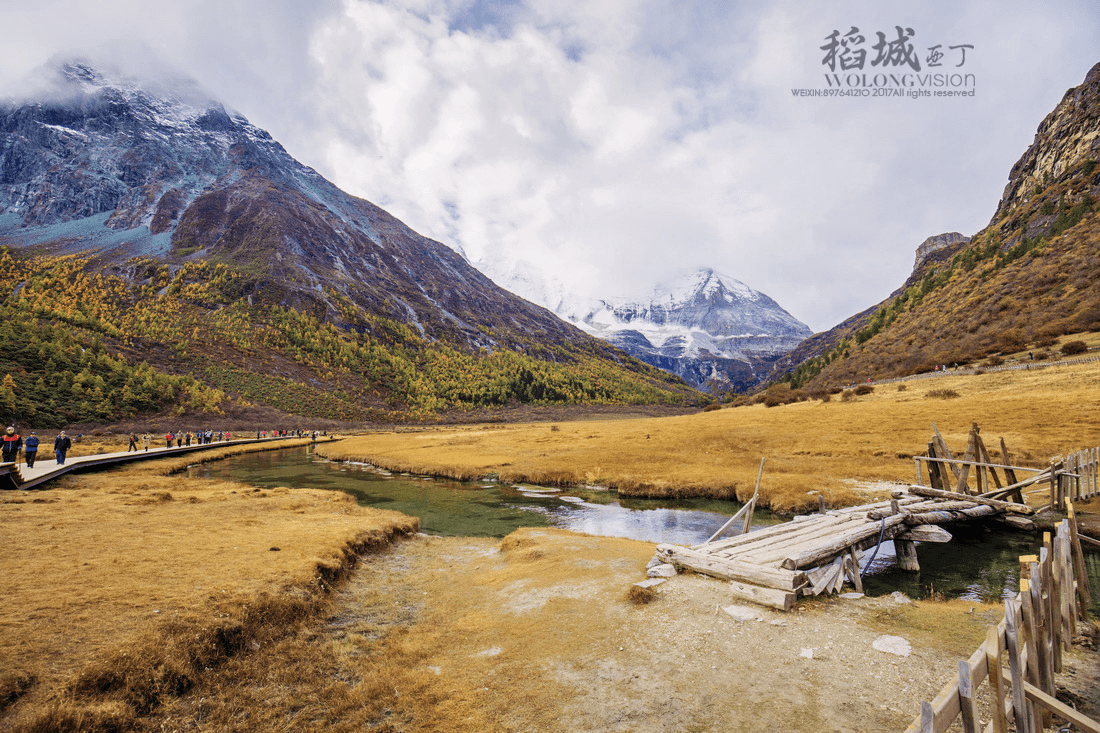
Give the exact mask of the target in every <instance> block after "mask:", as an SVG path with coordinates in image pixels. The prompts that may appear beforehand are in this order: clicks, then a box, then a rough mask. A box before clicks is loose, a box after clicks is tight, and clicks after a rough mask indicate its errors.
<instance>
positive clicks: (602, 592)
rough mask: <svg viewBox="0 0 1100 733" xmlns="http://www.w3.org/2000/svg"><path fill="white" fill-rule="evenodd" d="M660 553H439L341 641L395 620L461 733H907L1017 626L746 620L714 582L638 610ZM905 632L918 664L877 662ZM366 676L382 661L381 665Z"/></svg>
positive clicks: (872, 614) (865, 617) (460, 546)
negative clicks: (979, 654) (1004, 629)
mask: <svg viewBox="0 0 1100 733" xmlns="http://www.w3.org/2000/svg"><path fill="white" fill-rule="evenodd" d="M651 552H652V545H646V544H645V543H638V542H630V541H627V540H617V539H608V538H595V537H585V536H580V535H574V534H571V533H567V532H561V531H557V530H522V531H521V532H519V533H516V534H514V535H512V536H511V537H510V538H508V539H506V540H505V541H504V543H503V545H501V544H500V543H498V542H496V541H492V540H479V539H462V538H421V539H419V540H417V541H414V542H408V543H404V544H402V545H401V546H399V547H398V548H396V549H395V550H394V552H393V553H391V554H388V555H386V556H381V557H377V558H372V559H370V560H369V561H368V562H367V563H366V565H365V567H364V568H362V569H361V570H360V571H358V572H357V573H356V576H355V578H354V579H353V580H352V582H351V584H350V586H349V587H348V588H347V589H346V590H345V591H344V592H343V593H344V595H343V600H342V602H341V608H342V611H341V614H340V615H339V616H338V618H339V623H338V624H334V625H333V626H331V627H330V633H334V634H337V635H339V636H341V637H342V638H343V639H345V640H347V639H350V638H354V637H355V636H357V635H359V636H373V637H374V638H377V636H378V633H379V629H380V628H381V627H380V626H379V619H380V618H382V617H383V616H386V617H387V618H389V619H390V620H389V621H388V622H386V623H387V624H390V626H389V630H390V631H391V632H392V631H393V629H394V628H395V627H401V628H402V634H403V636H402V638H403V644H405V645H406V646H407V647H408V648H409V649H415V650H416V651H415V653H412V652H409V658H410V659H411V658H415V659H416V661H415V664H417V665H419V666H420V667H421V668H422V669H423V670H424V671H425V674H426V675H427V676H429V678H430V681H429V682H428V683H426V684H427V687H428V688H430V689H431V690H432V694H431V695H430V697H431V699H433V700H434V701H435V702H434V703H433V704H435V705H438V704H439V701H440V700H446V701H447V705H448V706H449V710H450V713H449V715H450V718H449V720H450V721H451V725H450V726H449V727H448V729H453V730H472V729H476V728H477V726H483V727H482V728H481V729H493V730H513V731H527V730H548V731H635V732H636V733H646V732H649V731H653V732H656V731H720V730H782V731H807V732H808V731H815V732H818V731H889V730H896V731H901V730H904V729H905V727H906V726H907V725H908V724H909V722H910V721H911V720H912V719H913V716H914V715H915V714H916V713H917V712H918V711H919V707H920V702H921V701H922V700H928V699H931V698H932V697H933V696H934V695H935V694H936V692H938V691H939V689H940V688H941V687H942V685H943V684H944V683H945V682H946V681H947V680H948V679H949V678H950V677H951V676H952V674H953V673H954V671H955V669H956V666H957V661H958V659H959V658H960V656H968V655H969V653H970V652H971V651H973V649H974V648H976V647H977V645H978V643H980V641H981V638H982V634H983V632H984V626H985V624H988V623H995V622H996V620H998V619H999V616H997V611H998V608H997V607H996V606H993V607H987V606H974V605H971V606H970V607H967V604H965V603H962V604H959V603H954V604H931V603H926V604H917V603H898V602H897V601H895V600H893V599H890V598H880V599H870V598H864V599H860V600H853V601H844V600H833V601H828V602H823V603H811V604H803V605H802V606H800V609H799V610H798V611H796V612H794V613H790V614H783V613H780V612H773V611H769V610H766V609H761V608H753V609H751V610H752V612H753V613H754V614H755V616H756V618H755V619H753V620H747V621H738V620H735V619H734V618H733V617H731V616H730V615H729V614H728V613H726V612H725V611H724V610H722V609H723V607H726V606H730V605H731V604H733V603H734V601H733V600H732V599H731V598H730V596H729V595H728V593H727V592H726V584H725V583H723V582H720V581H717V580H714V579H710V578H706V577H704V576H698V575H681V576H679V577H676V578H673V579H671V580H669V581H668V582H666V583H665V584H663V585H661V586H659V587H658V597H657V599H656V600H655V601H654V602H652V603H649V604H646V605H634V604H631V603H630V602H628V601H627V600H626V598H625V595H626V592H627V590H628V589H629V588H630V586H631V584H632V583H634V582H636V581H638V580H640V579H642V577H644V575H643V570H642V568H643V566H644V564H645V561H646V560H647V559H648V555H649V554H650V553H651ZM919 606H924V607H926V608H934V607H940V608H939V609H938V610H937V613H938V614H939V615H940V618H939V621H933V622H931V623H929V622H927V621H926V620H923V616H919V615H918V616H917V617H915V624H916V625H915V626H914V627H912V628H909V629H908V630H901V629H895V630H892V631H891V630H890V626H891V625H892V624H898V623H900V624H903V625H904V624H907V623H912V622H913V621H914V619H913V618H910V617H909V615H908V614H910V613H911V612H912V609H915V608H917V607H919ZM395 609H399V610H400V612H398V610H395ZM952 616H962V618H963V619H966V621H967V624H969V625H970V626H972V627H973V628H972V630H971V631H972V635H973V642H972V643H971V641H970V640H969V637H966V636H965V635H964V637H963V638H962V639H961V640H960V639H959V638H958V637H956V636H950V637H946V638H945V637H943V636H942V635H940V634H938V633H937V631H936V628H935V627H936V626H937V625H938V624H939V623H943V622H947V623H953V622H951V621H948V619H949V618H950V617H952ZM921 624H924V626H923V627H922V626H921ZM967 624H963V625H967ZM887 633H891V634H895V635H898V636H902V637H905V638H906V639H907V640H908V641H909V642H910V644H911V649H912V651H911V653H910V654H909V656H907V657H904V656H897V655H895V654H892V653H888V652H883V651H878V650H876V649H875V648H874V647H873V646H872V645H873V643H874V642H875V640H876V639H877V638H879V637H881V636H883V635H884V634H887ZM959 649H963V650H965V651H962V652H960V651H959ZM348 663H349V664H350V665H351V666H353V667H354V666H356V665H357V664H372V663H376V660H374V658H373V655H372V653H371V652H369V651H366V650H365V651H364V652H363V655H362V657H361V658H360V659H359V660H358V661H352V660H349V662H348ZM422 691H423V690H422ZM395 692H396V694H395V698H394V701H393V707H392V713H393V715H394V719H395V720H397V719H400V720H402V721H403V724H402V725H401V726H399V727H397V728H395V729H396V730H427V729H430V727H431V726H426V725H421V723H422V722H424V721H426V720H428V719H430V718H431V717H432V715H431V714H430V711H427V710H422V709H420V708H419V706H418V704H417V702H416V701H415V700H411V699H408V697H407V696H404V695H402V694H401V691H400V690H396V691H395ZM467 719H468V720H470V721H474V722H476V725H475V726H471V727H466V726H464V725H463V724H462V722H461V721H462V720H467Z"/></svg>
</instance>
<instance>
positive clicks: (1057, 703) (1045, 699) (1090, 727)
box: [1023, 682, 1100, 733]
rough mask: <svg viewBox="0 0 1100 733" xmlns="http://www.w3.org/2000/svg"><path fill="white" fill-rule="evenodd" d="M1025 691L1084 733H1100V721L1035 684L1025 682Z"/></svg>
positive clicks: (1027, 694)
mask: <svg viewBox="0 0 1100 733" xmlns="http://www.w3.org/2000/svg"><path fill="white" fill-rule="evenodd" d="M1023 691H1024V694H1025V695H1026V696H1027V698H1028V699H1029V700H1032V701H1034V702H1035V703H1037V704H1038V705H1040V706H1042V707H1044V708H1046V709H1047V710H1049V711H1051V712H1052V713H1054V714H1055V715H1058V716H1059V717H1062V718H1065V719H1066V720H1068V721H1069V722H1070V723H1072V724H1073V725H1075V726H1077V728H1078V729H1080V730H1081V731H1082V733H1100V723H1098V722H1097V721H1095V720H1093V719H1092V718H1090V717H1088V716H1087V715H1084V714H1083V713H1081V712H1079V711H1077V710H1075V709H1073V708H1071V707H1070V706H1069V705H1066V704H1065V703H1063V702H1062V701H1061V700H1059V699H1058V698H1056V697H1054V696H1052V695H1048V694H1047V693H1045V692H1043V691H1042V690H1040V689H1039V688H1038V687H1036V686H1035V685H1032V684H1029V683H1027V682H1024V685H1023Z"/></svg>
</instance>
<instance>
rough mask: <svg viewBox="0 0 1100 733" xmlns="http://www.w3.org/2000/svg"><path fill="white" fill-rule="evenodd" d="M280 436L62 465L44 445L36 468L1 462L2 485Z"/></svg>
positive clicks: (33, 483)
mask: <svg viewBox="0 0 1100 733" xmlns="http://www.w3.org/2000/svg"><path fill="white" fill-rule="evenodd" d="M277 440H286V438H284V437H280V438H245V439H243V440H242V439H237V440H229V441H220V442H214V443H205V444H202V445H199V444H195V445H185V446H180V447H172V448H168V447H165V446H161V447H158V448H150V449H149V450H148V451H146V450H138V451H120V452H117V453H99V454H96V455H90V456H69V457H68V458H67V459H66V460H65V463H64V464H63V465H58V463H57V461H56V460H54V459H53V458H46V456H53V454H54V453H53V450H46V449H42V450H39V454H40V458H39V459H38V460H37V461H35V462H34V468H27V465H26V463H24V462H16V463H0V488H3V489H33V488H35V487H37V486H40V485H41V484H43V483H45V482H47V481H49V480H51V479H54V478H57V477H58V476H62V475H64V474H66V473H69V472H70V471H81V470H88V469H93V468H102V467H104V466H110V465H114V464H118V463H127V462H130V461H142V460H148V459H151V458H164V457H165V456H169V455H177V454H182V453H195V452H197V451H204V450H211V449H212V448H225V447H226V446H231V445H246V444H248V443H267V442H274V441H277Z"/></svg>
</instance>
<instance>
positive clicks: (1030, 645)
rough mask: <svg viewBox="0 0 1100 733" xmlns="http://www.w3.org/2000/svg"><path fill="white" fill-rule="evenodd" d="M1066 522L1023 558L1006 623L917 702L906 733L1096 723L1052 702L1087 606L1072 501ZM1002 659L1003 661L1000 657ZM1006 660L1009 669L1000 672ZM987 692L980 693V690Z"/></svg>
mask: <svg viewBox="0 0 1100 733" xmlns="http://www.w3.org/2000/svg"><path fill="white" fill-rule="evenodd" d="M1066 504H1067V507H1068V513H1069V517H1068V518H1067V519H1064V520H1062V522H1061V523H1060V524H1059V525H1058V527H1057V531H1056V533H1055V535H1054V538H1053V539H1052V538H1051V536H1050V533H1049V532H1048V533H1045V534H1044V540H1043V547H1042V548H1041V549H1040V551H1039V555H1026V556H1024V557H1021V558H1020V592H1019V593H1018V594H1017V595H1016V596H1015V597H1014V598H1008V599H1005V617H1004V619H1002V620H1001V622H1000V624H998V625H996V626H990V627H988V629H987V630H986V639H985V641H984V642H983V643H982V645H981V646H980V647H978V649H977V651H975V652H974V654H972V655H971V656H970V658H969V659H965V660H961V661H960V662H959V673H958V675H956V676H955V679H954V680H952V681H951V682H949V683H948V684H947V685H945V686H944V688H943V689H942V690H941V691H940V693H939V694H938V695H936V697H935V698H934V699H933V700H931V701H930V702H927V701H926V702H923V703H921V711H920V715H918V716H917V717H916V718H915V719H914V720H913V722H912V723H911V724H910V726H909V728H907V729H906V733H944V731H946V730H947V729H948V728H949V727H951V726H952V725H954V724H955V722H956V721H958V720H960V719H961V725H962V729H963V730H964V731H965V732H966V733H978V732H979V731H982V732H983V733H1006V731H1008V730H1009V727H1008V726H1009V724H1010V723H1011V724H1012V725H1013V726H1014V728H1015V730H1016V731H1020V732H1021V733H1039V731H1043V730H1045V729H1046V728H1048V727H1049V726H1050V725H1051V723H1052V716H1053V715H1058V716H1059V717H1061V718H1064V719H1065V720H1067V721H1069V722H1070V723H1072V724H1073V725H1075V726H1076V727H1077V728H1078V729H1079V730H1081V731H1086V732H1087V733H1100V723H1098V722H1096V721H1095V720H1092V719H1090V718H1088V717H1087V716H1085V715H1082V714H1081V713H1079V712H1078V711H1077V710H1074V709H1073V708H1071V707H1069V706H1068V705H1066V704H1064V703H1062V702H1061V701H1060V700H1058V699H1057V698H1055V696H1054V676H1055V674H1057V673H1058V672H1061V671H1062V653H1063V652H1064V651H1068V650H1069V648H1070V644H1071V641H1072V639H1073V636H1074V634H1075V633H1076V625H1077V622H1078V620H1079V619H1080V620H1087V619H1088V604H1089V600H1090V595H1089V587H1088V575H1087V574H1086V572H1085V557H1084V553H1083V552H1082V551H1081V543H1080V538H1079V537H1078V534H1077V518H1076V515H1075V514H1074V510H1073V502H1072V501H1067V502H1066ZM1006 656H1007V660H1006V659H1005V657H1006ZM1006 661H1007V664H1008V669H1007V673H1006V670H1005V667H1004V665H1005V662H1006ZM983 682H984V683H985V685H986V687H985V688H981V685H982V683H983ZM980 688H981V689H983V690H986V691H987V692H988V696H989V697H990V700H991V702H990V703H989V704H988V706H984V707H987V708H988V709H987V712H986V715H985V717H987V718H988V719H989V720H988V723H986V724H985V725H984V726H982V724H981V720H980V718H979V706H978V702H977V700H978V692H979V689H980Z"/></svg>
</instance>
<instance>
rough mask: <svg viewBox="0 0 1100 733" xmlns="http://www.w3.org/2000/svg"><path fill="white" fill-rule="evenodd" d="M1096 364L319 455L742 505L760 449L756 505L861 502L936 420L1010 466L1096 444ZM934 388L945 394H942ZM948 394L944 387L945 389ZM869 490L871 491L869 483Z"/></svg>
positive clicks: (394, 436) (358, 443) (354, 445)
mask: <svg viewBox="0 0 1100 733" xmlns="http://www.w3.org/2000/svg"><path fill="white" fill-rule="evenodd" d="M1098 383H1100V364H1097V363H1089V364H1078V365H1071V366H1064V367H1059V368H1057V369H1034V370H1030V371H1015V372H996V373H989V374H975V375H963V376H945V377H940V378H939V379H937V380H935V384H934V385H933V386H934V387H935V389H932V387H930V386H929V381H928V380H917V379H914V380H911V381H909V382H898V383H896V384H891V385H884V386H880V387H878V388H876V389H874V390H873V391H872V392H871V393H869V394H866V395H862V396H854V395H853V398H850V399H847V400H842V399H839V398H838V399H831V400H829V401H827V402H823V401H820V400H816V401H807V402H797V403H793V404H787V405H780V406H776V407H765V406H764V405H762V404H757V405H751V406H744V407H737V408H729V407H727V408H724V409H720V410H713V411H705V412H698V413H695V414H692V415H681V416H671V417H663V418H635V419H623V420H579V421H572V422H560V423H528V424H517V425H511V424H508V425H500V424H488V425H480V426H467V427H454V428H442V427H432V428H423V429H420V430H411V429H408V428H405V429H402V430H401V431H400V432H398V431H391V432H376V433H371V434H368V435H362V436H356V437H352V438H349V439H347V440H343V441H340V442H338V443H334V444H331V445H325V446H319V448H318V452H319V453H320V454H322V455H324V456H326V457H328V458H331V459H334V460H360V461H365V462H368V463H371V464H373V465H376V466H378V467H380V468H385V469H387V470H392V471H407V472H410V473H417V474H422V475H431V476H441V477H449V478H456V479H481V478H486V477H490V478H497V479H499V480H501V481H506V482H513V483H515V482H530V483H535V484H543V485H550V486H580V485H586V484H588V485H599V486H604V487H607V488H613V489H615V490H617V491H618V492H619V494H620V495H622V496H638V497H664V496H707V497H713V498H736V499H738V500H740V501H745V500H747V499H748V498H749V496H751V495H752V493H753V489H754V487H755V483H756V477H757V473H758V470H759V466H760V459H761V458H765V459H766V464H765V467H764V475H763V481H762V483H761V488H760V494H761V505H763V506H767V507H770V508H771V509H773V510H776V511H779V512H797V511H805V510H810V509H813V508H815V507H816V506H817V494H816V493H812V492H820V493H821V494H822V495H824V497H825V499H826V502H827V503H828V504H829V505H830V506H840V505H849V504H856V503H859V502H861V501H864V500H866V499H867V498H868V493H867V492H865V491H861V490H859V486H860V485H863V484H875V483H881V482H890V481H902V482H909V481H912V480H913V479H914V477H915V468H914V462H913V455H914V454H923V453H924V451H925V448H926V445H927V443H928V441H929V440H930V438H931V436H932V434H933V426H934V425H935V426H938V428H939V430H940V432H941V433H942V434H943V435H944V437H945V439H946V440H947V443H948V445H949V446H951V447H952V448H953V449H954V450H956V451H957V452H958V453H960V454H961V453H962V452H963V450H964V449H965V446H966V442H967V434H968V432H969V430H970V426H971V424H972V423H975V422H976V423H978V425H979V426H980V427H981V428H982V435H983V436H984V437H985V442H986V444H987V446H988V447H989V450H990V453H991V456H992V458H993V459H994V460H999V459H1000V458H1001V456H1000V451H999V450H998V446H999V440H998V439H1000V438H1003V439H1004V440H1005V443H1006V444H1007V446H1008V449H1009V453H1010V458H1011V461H1012V463H1013V465H1021V466H1037V467H1042V466H1045V465H1047V463H1048V461H1049V459H1050V458H1051V456H1055V455H1059V454H1061V453H1063V452H1066V451H1068V450H1076V449H1079V448H1084V447H1095V446H1097V445H1100V410H1098V409H1097V408H1098V407H1100V403H1098V399H1097V394H1096V390H1095V385H1096V384H1098ZM945 395H947V396H946V397H945ZM952 395H953V396H952ZM872 493H873V492H872Z"/></svg>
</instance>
